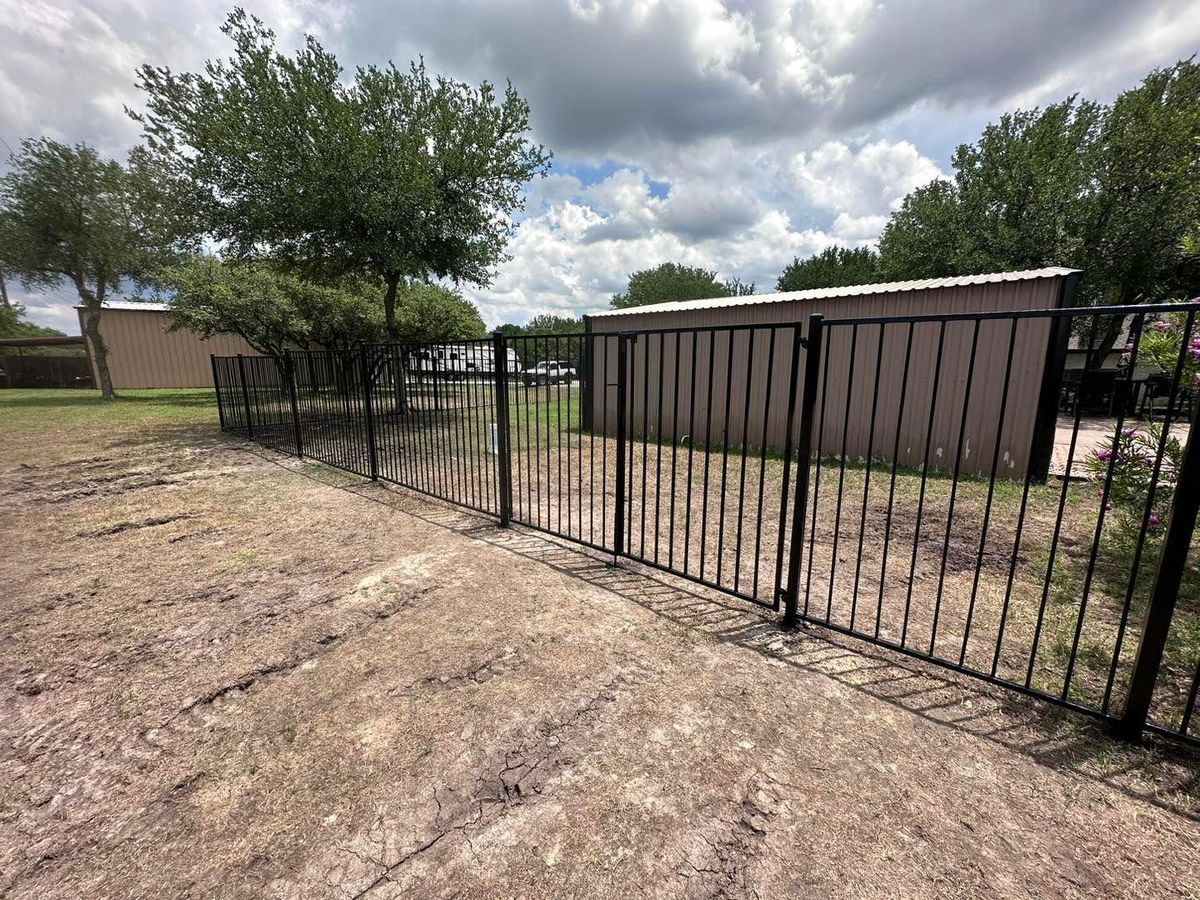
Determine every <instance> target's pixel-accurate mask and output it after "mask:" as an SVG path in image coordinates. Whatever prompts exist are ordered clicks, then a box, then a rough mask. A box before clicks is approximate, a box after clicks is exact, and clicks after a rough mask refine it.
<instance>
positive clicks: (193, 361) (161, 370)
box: [76, 300, 258, 391]
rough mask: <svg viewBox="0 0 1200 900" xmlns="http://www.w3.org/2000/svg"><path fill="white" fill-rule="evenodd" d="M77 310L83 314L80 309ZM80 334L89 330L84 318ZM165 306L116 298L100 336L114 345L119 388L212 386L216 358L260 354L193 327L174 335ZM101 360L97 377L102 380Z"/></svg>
mask: <svg viewBox="0 0 1200 900" xmlns="http://www.w3.org/2000/svg"><path fill="white" fill-rule="evenodd" d="M76 310H77V311H79V312H80V313H82V310H81V309H80V308H79V307H76ZM79 324H80V330H82V329H83V322H82V319H81V321H80V323H79ZM170 324H171V321H170V317H169V316H168V314H167V305H166V304H165V303H135V302H133V301H128V300H110V301H107V302H106V303H105V304H104V313H103V314H102V315H101V316H100V336H101V337H102V338H103V340H104V344H105V346H106V347H108V368H109V371H110V372H111V374H112V380H113V388H115V389H116V390H118V391H120V390H127V389H130V388H190V387H212V386H213V374H212V364H211V362H210V360H209V355H210V354H216V355H217V356H236V355H237V354H239V353H243V354H245V355H247V356H257V355H258V353H257V351H256V350H254V348H252V347H251V346H250V345H249V344H247V343H246V342H245V341H244V340H242V339H241V338H240V337H234V336H232V335H216V336H214V337H211V338H208V339H207V340H205V339H204V338H202V337H200V335H198V334H197V333H196V332H194V331H191V330H190V329H180V330H179V331H168V330H167V328H168V327H169V326H170ZM95 369H96V367H95V362H94V361H93V363H92V377H93V380H94V382H95V383H97V384H98V383H99V379H98V378H96V371H95Z"/></svg>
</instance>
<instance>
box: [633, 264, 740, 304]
mask: <svg viewBox="0 0 1200 900" xmlns="http://www.w3.org/2000/svg"><path fill="white" fill-rule="evenodd" d="M753 293H754V284H753V283H750V284H742V283H741V281H739V280H738V279H736V278H735V279H733V280H730V281H718V280H717V273H716V272H710V271H709V270H708V269H704V268H701V267H700V266H685V265H680V264H679V263H673V262H665V263H662V264H661V265H658V266H655V267H654V268H653V269H642V270H641V271H638V272H634V273H633V274H632V275H630V276H629V287H628V288H627V289H626V291H625V293H623V294H614V295H613V297H612V300H611V301H610V302H611V303H612V306H613V307H614V308H616V309H627V308H629V307H632V306H645V305H646V304H648V303H668V302H671V301H677V300H704V299H707V298H709V297H742V296H747V295H749V294H753Z"/></svg>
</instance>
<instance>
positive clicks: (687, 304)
mask: <svg viewBox="0 0 1200 900" xmlns="http://www.w3.org/2000/svg"><path fill="white" fill-rule="evenodd" d="M1078 271H1079V269H1065V268H1062V267H1061V266H1049V267H1047V268H1045V269H1028V270H1026V271H1023V272H991V273H988V274H984V275H957V276H955V277H953V278H920V279H917V280H915V281H889V282H884V283H882V284H854V285H849V286H847V287H837V288H817V289H815V290H811V291H781V292H779V293H775V294H751V295H749V296H747V297H712V298H710V299H706V300H672V301H669V302H667V303H652V304H650V305H648V306H634V307H631V308H629V309H606V310H604V311H603V312H598V313H591V314H590V315H589V318H595V319H601V318H607V317H608V316H634V315H645V314H647V313H668V312H689V311H691V310H697V309H722V308H724V307H726V306H756V305H758V304H761V303H788V302H791V301H794V300H829V299H831V298H834V297H861V296H864V295H866V294H894V293H900V292H902V291H926V290H931V289H934V288H955V287H968V286H970V285H974V284H995V283H997V282H1002V281H1031V280H1033V279H1035V278H1056V277H1059V276H1062V275H1070V274H1071V273H1073V272H1078Z"/></svg>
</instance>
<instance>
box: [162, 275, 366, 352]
mask: <svg viewBox="0 0 1200 900" xmlns="http://www.w3.org/2000/svg"><path fill="white" fill-rule="evenodd" d="M163 281H164V283H165V285H167V286H168V287H169V288H170V289H171V290H173V292H174V297H173V299H172V300H171V320H172V327H173V328H190V329H192V330H193V331H196V332H198V333H199V334H200V335H201V336H202V337H211V336H212V335H215V334H236V335H240V336H241V337H242V338H243V339H245V341H246V342H247V343H249V344H250V346H252V347H254V349H256V350H258V351H259V352H260V353H266V354H269V355H273V356H277V355H279V354H281V353H282V352H283V351H284V349H285V348H287V347H309V346H314V345H315V346H320V347H325V348H327V349H337V348H345V347H349V346H351V345H353V344H354V343H356V342H360V341H378V340H381V339H382V337H383V311H382V309H381V307H380V306H379V303H378V301H376V300H374V299H372V298H368V297H367V296H365V295H364V294H362V293H359V292H356V291H354V290H353V289H347V288H346V287H344V286H331V285H323V284H317V283H314V282H311V281H307V280H305V279H302V278H300V277H298V276H296V275H295V274H292V273H289V272H286V271H283V270H281V269H279V268H278V267H277V266H273V265H270V264H268V263H263V262H250V263H242V262H222V261H220V260H218V259H216V258H214V257H202V258H199V259H196V260H193V261H191V262H189V263H187V264H184V265H180V266H175V267H173V268H171V269H170V270H168V271H167V272H166V273H165V274H164V277H163Z"/></svg>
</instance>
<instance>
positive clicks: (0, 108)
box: [0, 0, 1200, 325]
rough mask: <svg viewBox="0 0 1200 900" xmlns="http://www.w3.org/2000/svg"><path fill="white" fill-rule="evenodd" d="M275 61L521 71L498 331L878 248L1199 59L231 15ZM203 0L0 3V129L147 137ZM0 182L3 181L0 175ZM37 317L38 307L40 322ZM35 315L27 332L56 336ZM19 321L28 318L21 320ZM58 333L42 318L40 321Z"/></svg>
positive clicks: (1099, 12)
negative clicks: (1061, 134) (520, 134)
mask: <svg viewBox="0 0 1200 900" xmlns="http://www.w3.org/2000/svg"><path fill="white" fill-rule="evenodd" d="M245 5H246V6H247V8H248V9H249V11H250V12H252V13H254V14H256V15H258V16H260V17H261V18H263V19H264V20H265V21H267V22H268V23H269V24H270V25H271V26H272V27H273V28H274V29H275V31H276V32H277V34H278V35H279V39H280V44H281V45H282V47H284V48H285V49H294V48H296V47H298V46H299V45H300V42H301V40H302V35H303V34H305V33H314V34H316V35H317V36H318V37H319V38H320V39H321V40H322V41H323V42H324V43H325V44H326V46H328V47H329V48H330V49H331V50H333V51H335V52H336V53H337V54H338V56H339V58H340V59H341V60H342V61H343V62H344V63H345V64H346V66H347V69H348V71H349V70H352V67H353V66H355V65H359V64H363V63H368V62H383V61H385V60H387V59H393V60H395V61H396V62H397V63H399V64H401V65H403V64H405V63H406V62H407V61H408V60H410V59H414V58H416V57H417V56H418V55H423V56H424V57H425V59H426V61H427V63H428V65H429V66H430V68H431V69H433V70H434V71H438V72H443V73H445V74H448V75H451V76H454V77H459V78H466V79H470V80H480V79H484V78H486V79H489V80H492V81H494V82H497V83H501V84H502V83H503V82H504V81H505V79H510V80H511V81H512V82H513V84H514V85H515V86H516V87H517V89H518V90H519V91H520V92H521V93H522V94H523V95H524V96H525V97H526V98H527V99H528V100H529V102H530V105H531V108H532V111H533V123H534V128H535V131H536V135H537V137H538V139H539V140H541V141H543V142H544V143H545V144H547V146H549V147H550V148H551V149H553V150H554V151H555V154H556V161H555V165H556V168H555V172H554V174H552V175H551V176H550V177H549V178H546V179H542V180H539V181H538V182H536V183H534V184H531V185H530V186H529V188H528V191H527V208H526V211H525V212H524V213H522V214H520V215H518V216H516V217H515V219H514V223H515V224H516V226H517V227H516V231H515V232H514V237H513V239H512V241H511V244H510V246H509V253H510V254H511V256H512V259H511V261H510V262H508V263H506V264H504V265H502V266H501V267H499V268H498V270H497V272H496V275H495V279H494V282H493V284H492V285H491V286H489V287H487V288H483V289H473V290H471V291H470V293H471V295H472V296H473V297H474V298H475V299H477V301H478V302H479V304H480V306H481V308H482V310H483V312H484V314H485V317H486V318H487V319H488V321H489V322H490V323H492V324H496V323H498V322H500V321H505V320H515V321H523V320H524V319H526V318H528V317H529V316H530V315H532V314H535V313H537V312H542V311H559V312H562V311H572V312H582V311H586V310H588V309H593V308H596V307H598V306H602V305H603V304H604V303H606V302H607V298H608V296H609V295H610V294H612V293H613V292H615V291H617V290H620V289H621V288H623V286H624V284H625V280H626V278H627V276H628V273H629V272H630V271H633V270H635V269H640V268H644V267H646V266H650V265H654V264H656V263H658V262H661V261H663V260H667V259H672V260H678V261H681V262H686V263H691V264H697V265H704V266H708V267H710V268H716V269H718V270H720V271H721V273H722V274H723V275H725V276H727V277H728V276H734V275H736V276H739V277H742V278H744V279H749V280H755V281H757V282H758V283H759V285H760V287H762V288H768V287H770V286H772V285H773V283H774V278H775V276H776V275H777V274H778V273H779V271H780V270H781V268H782V267H783V265H785V264H786V263H787V262H788V261H789V260H790V259H791V257H792V256H793V255H804V254H807V253H812V252H815V251H817V250H820V249H822V248H824V247H827V246H829V245H831V244H833V243H845V244H855V245H863V244H870V243H872V242H873V241H874V240H875V239H876V238H877V237H878V234H879V232H880V230H881V229H882V227H883V225H884V223H885V222H886V219H887V215H888V214H889V212H890V211H891V210H892V209H893V208H894V207H895V206H896V204H897V203H898V202H899V200H900V199H901V198H902V197H903V196H904V194H905V193H906V192H907V191H908V190H911V189H912V188H913V187H916V186H917V185H919V184H923V183H926V182H928V181H929V180H931V179H933V178H936V177H939V175H941V174H942V171H943V169H944V168H946V167H947V166H948V156H949V152H950V150H951V148H952V147H953V146H954V144H956V143H958V142H959V141H963V140H970V139H971V138H973V137H974V136H975V134H977V133H978V129H979V126H980V125H981V124H983V123H984V122H986V121H987V120H988V119H990V118H994V117H995V116H996V115H998V114H999V113H1000V112H1002V111H1003V110H1004V109H1007V108H1011V107H1013V106H1015V105H1018V104H1024V105H1033V104H1037V103H1044V102H1047V101H1049V100H1054V99H1057V98H1059V97H1061V96H1064V95H1066V94H1068V93H1072V92H1081V93H1083V94H1085V95H1087V96H1092V97H1096V98H1098V99H1107V98H1109V97H1111V96H1112V95H1113V94H1114V93H1115V92H1116V91H1118V90H1120V89H1122V88H1124V87H1128V86H1130V85H1132V84H1135V83H1136V82H1137V80H1138V79H1139V78H1140V77H1141V76H1142V75H1143V74H1144V73H1145V72H1146V71H1147V70H1148V69H1150V68H1152V67H1154V66H1157V65H1164V64H1169V63H1171V62H1173V61H1174V60H1175V59H1177V58H1180V57H1183V56H1187V55H1190V54H1191V53H1192V52H1194V51H1195V49H1196V48H1197V46H1198V45H1200V16H1197V15H1195V0H1060V2H1056V3H1044V2H1038V0H1013V2H1011V3H996V2H995V0H889V2H887V3H879V2H877V0H738V2H736V3H734V2H731V0H724V2H722V0H556V2H547V0H443V2H440V3H436V4H435V3H426V2H417V0H399V2H391V0H389V2H383V0H356V2H354V3H346V2H345V0H299V2H296V0H246V2H245ZM226 11H227V10H226V7H225V6H224V5H216V4H213V3H211V2H209V0H171V2H167V0H142V2H140V3H138V4H129V3H126V2H121V0H42V2H39V3H36V4H34V3H25V2H19V0H0V41H2V42H3V46H4V47H5V52H4V53H3V54H0V137H2V138H4V139H5V140H6V141H7V142H8V143H10V144H12V145H14V146H15V145H16V142H17V140H18V139H20V138H22V137H32V136H37V135H48V136H51V137H55V138H58V139H60V140H68V141H76V140H86V141H88V142H91V143H93V144H95V145H97V146H99V147H100V148H101V149H102V150H103V151H105V152H106V153H109V154H112V155H119V154H121V153H123V152H124V151H125V150H126V149H127V148H128V147H129V146H130V144H131V143H132V142H133V141H135V140H136V139H137V133H136V129H135V127H134V125H133V123H132V122H130V120H129V119H128V118H127V117H126V115H125V113H124V110H123V107H124V106H126V105H128V106H131V107H133V108H137V107H138V106H139V105H140V102H141V98H140V97H139V95H138V93H137V90H136V88H135V86H134V81H135V76H134V71H135V69H136V67H137V66H138V65H139V64H140V63H143V62H150V63H153V64H155V65H167V66H170V67H171V68H174V69H176V70H195V69H197V68H199V67H200V66H201V65H202V64H203V61H204V60H205V59H206V58H209V57H213V56H224V55H227V54H228V52H229V45H228V42H227V41H226V39H225V38H224V37H223V36H222V35H221V34H220V33H219V31H218V26H219V25H220V22H221V20H222V19H223V18H224V15H225V13H226ZM0 165H2V164H0ZM47 304H48V306H47ZM61 304H62V301H61V300H59V301H56V300H54V299H53V296H51V297H50V299H47V300H46V302H45V303H43V304H41V306H39V308H38V311H37V315H38V317H39V319H40V320H41V321H46V322H50V321H51V320H52V319H53V320H54V321H57V322H58V323H60V325H61V323H62V322H69V321H70V320H71V316H72V315H73V314H70V313H68V314H59V313H51V312H49V311H47V310H49V309H50V308H57V307H58V306H61ZM30 305H31V308H32V307H33V304H32V303H31V304H30ZM56 316H57V318H55V317H56Z"/></svg>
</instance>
